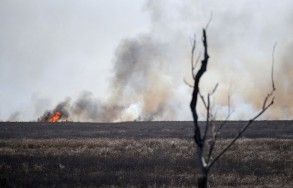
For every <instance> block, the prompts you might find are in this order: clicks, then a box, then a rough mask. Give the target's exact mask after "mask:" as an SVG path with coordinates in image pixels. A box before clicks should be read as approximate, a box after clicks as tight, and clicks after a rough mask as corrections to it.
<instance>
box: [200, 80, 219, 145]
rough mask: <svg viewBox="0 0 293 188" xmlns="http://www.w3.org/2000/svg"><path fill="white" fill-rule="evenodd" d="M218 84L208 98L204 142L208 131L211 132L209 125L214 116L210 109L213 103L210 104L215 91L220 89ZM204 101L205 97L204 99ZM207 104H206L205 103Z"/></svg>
mask: <svg viewBox="0 0 293 188" xmlns="http://www.w3.org/2000/svg"><path fill="white" fill-rule="evenodd" d="M218 85H219V84H218V83H217V84H216V85H215V87H214V89H213V90H212V91H211V92H210V93H208V97H207V105H206V110H207V116H206V126H205V131H204V136H203V139H202V141H203V142H205V140H206V137H207V133H208V130H209V124H210V118H211V116H212V114H211V113H210V108H211V105H210V104H211V102H210V98H211V96H212V95H213V94H214V93H215V91H216V90H217V88H218ZM202 99H203V97H202ZM204 104H205V103H204Z"/></svg>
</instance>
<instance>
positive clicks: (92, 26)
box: [0, 0, 293, 121]
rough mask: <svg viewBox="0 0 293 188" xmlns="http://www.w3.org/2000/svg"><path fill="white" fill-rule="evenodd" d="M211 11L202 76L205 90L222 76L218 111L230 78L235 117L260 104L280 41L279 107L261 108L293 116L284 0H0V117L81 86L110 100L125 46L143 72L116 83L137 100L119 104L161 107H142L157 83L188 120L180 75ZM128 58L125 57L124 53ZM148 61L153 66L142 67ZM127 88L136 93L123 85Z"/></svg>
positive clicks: (136, 108) (17, 114)
mask: <svg viewBox="0 0 293 188" xmlns="http://www.w3.org/2000/svg"><path fill="white" fill-rule="evenodd" d="M211 12H212V13H213V20H212V23H211V24H210V26H209V29H208V36H209V44H210V55H211V60H210V62H211V63H210V64H209V70H210V72H209V73H208V74H207V75H206V76H205V77H204V79H206V81H203V82H202V85H203V88H204V89H203V90H207V91H208V90H209V89H210V88H212V86H213V85H214V84H215V83H217V82H219V83H220V87H221V88H220V89H219V92H221V93H222V94H219V95H218V96H217V97H216V99H218V100H219V106H216V107H215V109H218V113H219V114H220V115H221V114H222V113H223V111H225V110H226V104H225V102H224V101H225V99H226V98H225V97H226V96H227V90H228V88H229V87H230V85H232V86H231V89H232V93H234V94H233V99H232V102H233V107H234V108H236V109H237V113H236V114H235V116H234V118H235V119H237V118H240V119H243V118H247V117H249V115H251V113H252V112H254V111H255V110H256V109H257V108H258V106H259V104H258V103H259V102H260V101H261V100H262V98H263V96H265V94H266V92H267V91H268V90H269V89H270V87H269V86H270V82H269V80H270V77H269V72H270V63H271V55H272V54H271V53H272V48H273V45H274V42H275V41H277V42H278V48H277V50H276V54H275V56H276V65H275V66H276V72H275V74H276V84H277V89H278V91H277V99H276V104H275V106H276V107H274V109H273V111H272V112H271V113H268V114H267V116H265V117H266V118H268V119H275V118H277V119H290V118H292V117H293V115H292V113H293V107H292V105H291V104H292V102H291V101H288V100H291V99H290V96H291V95H292V90H293V89H292V88H293V85H292V83H293V81H292V78H293V77H292V74H293V68H292V58H291V57H293V56H292V54H291V52H292V47H293V38H292V37H293V34H292V33H293V32H292V29H293V2H292V1H290V0H284V1H276V0H255V1H252V0H250V1H249V0H237V1H235V0H222V1H221V0H220V1H212V0H208V1H204V0H186V1H181V0H170V1H169V0H121V1H117V0H83V1H81V0H42V1H40V0H26V1H23V0H0V87H1V91H0V104H1V106H0V120H2V121H6V120H9V119H10V120H24V121H29V120H36V119H37V118H38V117H39V116H40V115H41V114H42V113H44V111H45V110H48V109H52V108H54V107H55V106H56V104H57V103H59V102H60V101H62V100H64V99H65V98H66V97H70V98H71V100H72V101H75V100H76V99H77V98H78V97H80V96H81V95H82V93H84V91H88V92H91V93H92V96H93V98H94V99H98V100H101V101H104V100H108V97H110V96H111V95H112V94H110V93H111V92H115V91H113V90H112V89H111V86H112V84H113V83H114V82H115V81H114V82H113V76H115V75H119V73H121V72H119V71H118V73H117V69H118V68H120V70H121V68H122V67H124V68H125V67H126V65H125V66H124V64H123V63H125V61H121V62H120V61H119V60H117V58H119V57H124V56H123V54H128V53H130V54H131V56H130V57H139V58H146V59H145V60H143V59H141V61H143V62H145V64H144V65H143V66H142V65H141V66H136V65H135V67H137V68H140V67H141V69H140V70H139V71H138V70H137V69H133V70H137V74H140V73H141V74H140V75H133V77H130V78H131V79H137V80H138V81H136V82H135V83H134V82H131V84H129V83H127V84H128V85H127V84H125V86H127V87H129V88H130V89H129V88H128V89H129V90H127V91H126V90H123V92H124V95H123V97H125V98H127V96H130V98H134V99H133V101H132V100H130V101H128V102H125V103H124V104H125V105H126V104H127V105H130V108H128V107H129V106H124V107H125V109H124V112H123V113H125V111H126V112H127V113H135V115H134V116H138V114H137V113H141V109H143V110H142V111H144V110H147V109H152V110H153V108H159V107H158V106H150V107H149V106H147V105H146V104H145V103H147V101H146V98H148V96H151V97H152V99H153V98H156V99H157V100H158V101H159V100H161V99H162V96H165V95H166V94H167V93H160V92H161V90H165V91H166V89H165V87H166V88H167V87H168V88H169V87H172V88H173V90H172V91H171V93H172V94H171V95H170V96H169V98H168V101H165V102H164V104H168V105H167V106H168V107H174V108H176V110H175V111H176V112H174V113H176V119H181V120H188V119H190V117H191V116H190V114H189V113H190V112H189V108H188V102H189V100H190V98H189V97H190V90H189V88H188V87H186V86H185V85H184V83H183V81H182V80H183V78H184V77H186V79H187V80H190V76H189V75H187V74H189V72H188V70H189V69H188V68H189V67H188V66H189V63H188V61H189V57H190V56H189V55H190V54H189V53H190V39H191V38H192V36H193V33H196V34H197V39H198V40H199V43H198V46H200V34H201V33H200V31H201V28H202V27H204V26H205V25H206V23H207V21H208V19H209V17H210V14H211ZM125 40H126V42H125ZM127 40H128V42H127ZM129 41H130V42H129ZM133 41H137V42H136V43H135V44H136V46H137V48H138V47H139V48H140V49H142V50H143V52H140V51H139V54H140V55H139V56H136V55H133V53H134V52H132V51H126V52H125V46H126V47H130V48H129V49H131V48H133V47H132V46H133V44H134V42H133ZM146 49H147V50H146ZM123 50H124V51H123ZM121 51H122V52H121ZM134 51H135V49H134ZM198 51H200V49H199V50H198ZM143 53H146V54H143ZM121 54H122V55H121ZM149 54H153V57H152V58H150V57H149V56H150V55H149ZM127 61H132V60H129V59H128V56H127ZM136 61H139V60H136ZM136 61H134V63H136ZM153 62H157V63H156V64H154V66H153V67H155V68H157V69H156V70H155V72H154V70H152V71H145V70H146V69H147V70H149V69H150V68H149V67H148V65H149V64H150V63H153ZM119 63H120V64H119ZM212 63H213V64H212ZM159 65H160V66H159ZM128 66H130V65H128ZM129 68H131V67H126V69H127V70H128V69H129ZM142 69H143V70H142ZM158 70H159V71H158ZM140 71H141V72H140ZM160 71H161V73H162V75H161V76H158V77H157V75H160ZM146 72H147V73H146ZM150 72H151V73H150ZM142 74H145V77H147V79H148V80H151V81H149V82H147V83H148V84H152V83H153V82H154V83H160V84H159V85H157V86H156V85H155V86H154V90H151V89H148V88H147V89H146V88H144V89H141V88H140V87H138V85H140V84H144V81H142V80H141V79H143V78H145V77H143V76H142ZM127 79H128V78H127ZM116 82H117V81H116ZM162 85H164V87H161V86H162ZM132 87H133V88H135V91H136V92H135V95H133V94H129V93H131V92H132V90H131V88H132ZM150 88H151V87H150ZM138 90H139V91H138ZM140 91H144V92H146V93H147V94H145V93H143V94H142V93H141V92H140ZM153 92H155V93H156V94H155V95H154V94H153ZM158 93H159V94H158ZM168 93H169V92H168ZM140 94H141V95H143V97H139V96H138V95H140ZM148 94H150V95H148ZM140 100H143V101H144V102H141V101H140ZM154 101H156V100H155V99H154ZM162 110H164V108H162ZM172 113H173V112H172ZM170 114H171V113H168V115H166V114H165V115H162V117H166V118H168V116H170ZM158 119H160V118H158ZM161 119H164V118H161ZM155 120H156V119H155Z"/></svg>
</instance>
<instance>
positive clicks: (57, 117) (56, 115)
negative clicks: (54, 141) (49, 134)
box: [49, 112, 62, 122]
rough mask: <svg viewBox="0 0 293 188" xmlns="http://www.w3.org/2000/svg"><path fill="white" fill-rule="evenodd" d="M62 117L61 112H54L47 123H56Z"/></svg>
mask: <svg viewBox="0 0 293 188" xmlns="http://www.w3.org/2000/svg"><path fill="white" fill-rule="evenodd" d="M61 117H62V114H61V112H55V114H54V116H53V117H51V118H50V119H49V122H56V121H58V120H59V119H60V118H61Z"/></svg>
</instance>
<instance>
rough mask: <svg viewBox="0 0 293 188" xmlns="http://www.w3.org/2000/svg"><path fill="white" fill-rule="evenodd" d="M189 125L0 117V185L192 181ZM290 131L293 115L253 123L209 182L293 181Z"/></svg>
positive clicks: (225, 135) (160, 184)
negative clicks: (5, 120)
mask: <svg viewBox="0 0 293 188" xmlns="http://www.w3.org/2000/svg"><path fill="white" fill-rule="evenodd" d="M277 125H279V127H277V128H276V126H277ZM231 126H232V122H231V125H230V124H229V125H227V127H228V130H230V132H231V131H233V130H236V128H237V126H238V125H234V128H235V129H233V128H229V127H231ZM257 126H258V129H256V127H257ZM268 126H269V128H268ZM270 126H271V127H270ZM188 130H189V131H192V126H190V122H153V123H151V122H148V123H146V122H145V123H122V124H86V123H84V124H83V123H59V124H39V123H0V136H1V137H0V187H194V185H195V183H196V174H197V172H196V164H195V160H194V156H195V148H194V143H193V142H192V139H191V135H192V132H188ZM228 130H226V129H225V130H224V131H223V137H222V138H221V139H220V140H219V142H218V145H217V146H218V148H219V149H220V148H222V147H224V146H225V145H226V144H227V143H228V142H229V139H230V137H231V135H230V132H229V131H228ZM252 130H253V131H252ZM292 130H293V128H292V122H290V121H283V122H279V123H277V122H271V124H270V122H256V125H255V127H251V129H250V132H248V133H247V135H246V136H245V137H246V138H244V139H241V140H239V141H238V142H236V144H235V145H234V146H233V147H232V148H231V150H229V151H228V152H227V153H226V154H225V155H224V156H223V158H221V159H220V160H219V162H218V163H217V164H216V165H215V166H214V168H213V170H212V172H211V176H210V186H211V187H293V170H292V169H293V139H291V138H292V135H293V131H292ZM186 131H187V132H186ZM225 132H227V133H225ZM270 132H271V134H269V133H270ZM270 135H271V136H270Z"/></svg>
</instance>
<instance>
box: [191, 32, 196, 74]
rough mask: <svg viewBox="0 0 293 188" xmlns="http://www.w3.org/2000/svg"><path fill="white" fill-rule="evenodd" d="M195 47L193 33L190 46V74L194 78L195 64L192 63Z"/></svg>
mask: <svg viewBox="0 0 293 188" xmlns="http://www.w3.org/2000/svg"><path fill="white" fill-rule="evenodd" d="M195 48H196V35H194V38H193V41H192V48H191V62H190V63H191V75H192V77H193V78H195V75H194V70H195V65H194V52H195Z"/></svg>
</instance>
